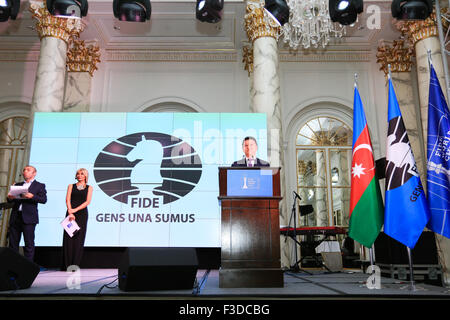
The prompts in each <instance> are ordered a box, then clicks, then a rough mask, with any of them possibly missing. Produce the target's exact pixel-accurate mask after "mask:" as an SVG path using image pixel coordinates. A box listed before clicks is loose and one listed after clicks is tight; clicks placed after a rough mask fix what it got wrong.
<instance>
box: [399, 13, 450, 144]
mask: <svg viewBox="0 0 450 320" xmlns="http://www.w3.org/2000/svg"><path fill="white" fill-rule="evenodd" d="M444 10H447V9H446V8H444V9H442V10H441V13H444V12H445V11H444ZM442 23H443V27H444V30H446V29H448V23H446V21H445V20H443V21H442ZM397 28H398V29H399V30H400V32H401V33H402V34H403V35H404V36H406V37H407V38H408V39H409V42H410V43H411V45H412V46H414V48H415V51H416V64H417V81H418V85H419V98H420V110H421V115H422V130H423V137H424V142H425V146H426V141H427V132H428V129H427V125H428V91H429V83H430V68H429V66H428V52H427V51H428V50H430V51H431V59H432V60H433V66H434V69H435V71H436V75H437V77H438V79H439V82H440V84H441V88H446V83H445V75H444V68H443V63H442V52H441V45H440V42H439V36H438V27H437V23H436V12H435V11H433V13H431V15H430V16H429V17H428V18H427V19H425V20H418V21H412V20H406V21H402V22H399V23H398V25H397ZM442 91H443V92H444V95H445V98H446V99H447V101H448V97H447V91H446V90H445V89H443V90H442Z"/></svg>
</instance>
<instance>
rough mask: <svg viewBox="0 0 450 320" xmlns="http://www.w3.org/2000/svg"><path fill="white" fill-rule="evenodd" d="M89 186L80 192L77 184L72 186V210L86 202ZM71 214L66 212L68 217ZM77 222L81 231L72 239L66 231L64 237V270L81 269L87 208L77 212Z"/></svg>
mask: <svg viewBox="0 0 450 320" xmlns="http://www.w3.org/2000/svg"><path fill="white" fill-rule="evenodd" d="M88 189H89V186H88V185H86V188H84V189H83V190H78V189H77V186H76V184H75V183H74V184H73V185H72V193H71V198H70V200H71V201H70V203H71V205H72V208H76V207H78V206H79V205H80V204H82V203H83V202H85V201H86V199H87V194H88ZM68 215H69V213H68V212H67V211H66V217H67V216H68ZM74 215H75V221H76V223H77V224H78V226H79V227H80V230H79V231H78V232H77V233H75V234H74V235H73V237H72V238H71V237H70V236H69V235H68V234H67V232H66V231H63V232H64V236H63V250H62V251H63V252H62V254H63V265H62V269H63V270H67V267H69V266H71V265H76V266H78V267H80V264H81V259H82V257H83V250H84V240H85V239H86V228H87V220H88V209H87V207H86V208H84V209H82V210H80V211H77V212H75V214H74Z"/></svg>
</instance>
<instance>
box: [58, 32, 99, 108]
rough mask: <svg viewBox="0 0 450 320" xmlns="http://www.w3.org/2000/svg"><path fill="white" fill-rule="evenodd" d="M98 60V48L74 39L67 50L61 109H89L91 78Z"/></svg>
mask: <svg viewBox="0 0 450 320" xmlns="http://www.w3.org/2000/svg"><path fill="white" fill-rule="evenodd" d="M98 62H100V49H99V47H98V46H95V45H92V44H91V45H86V44H85V42H84V41H83V40H74V41H73V42H72V45H71V47H70V48H69V51H68V52H67V70H68V72H67V77H66V85H65V94H64V105H63V111H70V112H87V111H89V109H90V98H91V80H92V76H93V74H94V71H95V70H97V63H98Z"/></svg>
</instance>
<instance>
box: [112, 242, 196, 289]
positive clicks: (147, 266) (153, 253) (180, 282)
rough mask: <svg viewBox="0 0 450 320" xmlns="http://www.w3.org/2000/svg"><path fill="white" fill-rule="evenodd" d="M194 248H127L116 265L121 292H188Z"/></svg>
mask: <svg viewBox="0 0 450 320" xmlns="http://www.w3.org/2000/svg"><path fill="white" fill-rule="evenodd" d="M197 269H198V260H197V253H196V250H195V248H127V249H126V250H125V252H124V254H123V255H122V259H121V261H120V265H119V270H118V272H119V274H118V276H119V288H120V289H121V290H123V291H148V290H177V289H192V288H193V287H194V281H195V278H196V275H197Z"/></svg>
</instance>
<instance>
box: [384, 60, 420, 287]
mask: <svg viewBox="0 0 450 320" xmlns="http://www.w3.org/2000/svg"><path fill="white" fill-rule="evenodd" d="M388 70H389V79H390V80H391V81H392V73H391V64H388ZM406 250H407V251H408V260H409V276H410V278H411V279H410V280H411V287H410V288H411V290H412V291H416V286H415V284H414V274H413V267H412V259H411V249H409V247H408V246H406ZM401 289H405V288H401Z"/></svg>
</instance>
